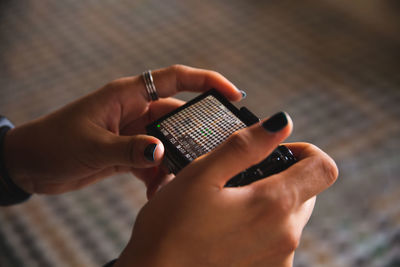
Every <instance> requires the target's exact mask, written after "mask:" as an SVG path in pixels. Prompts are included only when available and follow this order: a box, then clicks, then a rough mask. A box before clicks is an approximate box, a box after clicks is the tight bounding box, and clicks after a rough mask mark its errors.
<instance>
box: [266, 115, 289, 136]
mask: <svg viewBox="0 0 400 267" xmlns="http://www.w3.org/2000/svg"><path fill="white" fill-rule="evenodd" d="M287 124H288V119H287V117H286V113H285V112H282V111H281V112H278V113H276V114H275V115H273V116H272V117H271V118H269V119H268V120H266V121H264V122H263V124H262V127H263V128H264V129H265V130H267V131H268V132H272V133H275V132H278V131H280V130H282V129H283V128H285V126H286V125H287Z"/></svg>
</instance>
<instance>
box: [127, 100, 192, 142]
mask: <svg viewBox="0 0 400 267" xmlns="http://www.w3.org/2000/svg"><path fill="white" fill-rule="evenodd" d="M184 103H185V102H184V101H182V100H178V99H175V98H170V97H169V98H165V99H160V100H159V101H155V102H151V103H150V108H149V109H148V115H147V116H141V117H140V118H139V119H136V120H131V121H129V123H127V122H124V123H123V124H124V125H123V128H122V129H121V130H120V133H121V134H122V135H133V134H138V133H144V132H145V126H146V125H147V124H149V123H150V122H153V121H155V120H156V119H158V118H160V117H161V116H163V115H165V114H167V113H169V112H171V111H173V110H175V109H177V108H178V107H180V106H182V105H183V104H184Z"/></svg>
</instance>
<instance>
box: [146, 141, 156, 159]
mask: <svg viewBox="0 0 400 267" xmlns="http://www.w3.org/2000/svg"><path fill="white" fill-rule="evenodd" d="M156 148H157V144H150V145H148V146H146V148H145V149H144V157H145V158H146V159H147V160H148V161H151V162H153V161H154V160H155V158H154V152H156Z"/></svg>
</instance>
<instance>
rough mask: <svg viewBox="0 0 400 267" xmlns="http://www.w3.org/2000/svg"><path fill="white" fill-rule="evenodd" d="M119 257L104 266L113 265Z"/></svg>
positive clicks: (109, 266)
mask: <svg viewBox="0 0 400 267" xmlns="http://www.w3.org/2000/svg"><path fill="white" fill-rule="evenodd" d="M116 261H117V259H115V260H112V261H110V262H109V263H107V264H105V265H104V266H103V267H112V266H113V265H114V263H115V262H116Z"/></svg>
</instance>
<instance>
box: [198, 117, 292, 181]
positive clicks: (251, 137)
mask: <svg viewBox="0 0 400 267" xmlns="http://www.w3.org/2000/svg"><path fill="white" fill-rule="evenodd" d="M291 131H292V120H291V119H290V117H289V115H287V114H286V113H284V112H279V113H276V114H275V115H273V116H272V117H270V118H269V119H267V120H265V121H263V122H260V123H257V124H254V125H252V126H250V127H248V128H245V129H241V130H239V131H237V132H235V133H234V134H233V135H232V136H230V137H229V138H228V139H227V140H226V142H224V143H223V144H222V145H221V146H219V147H217V148H216V149H215V150H214V151H212V152H211V153H209V154H207V155H206V156H205V157H202V158H200V159H199V161H198V162H197V168H199V170H201V172H202V173H203V174H204V176H203V175H202V177H203V178H204V177H206V179H210V181H211V182H212V183H216V185H217V186H218V187H223V186H224V185H225V183H226V182H227V181H228V180H229V179H230V178H232V177H233V176H234V175H236V174H238V173H239V172H241V171H243V170H245V169H247V168H249V167H250V166H252V165H254V164H256V163H259V162H260V161H262V160H263V159H265V158H266V157H267V156H268V155H269V154H271V153H272V151H273V150H274V149H275V148H276V147H277V146H278V145H279V144H280V143H281V142H282V141H283V140H284V139H286V138H287V137H288V136H289V135H290V133H291Z"/></svg>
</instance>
